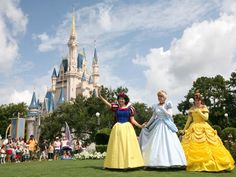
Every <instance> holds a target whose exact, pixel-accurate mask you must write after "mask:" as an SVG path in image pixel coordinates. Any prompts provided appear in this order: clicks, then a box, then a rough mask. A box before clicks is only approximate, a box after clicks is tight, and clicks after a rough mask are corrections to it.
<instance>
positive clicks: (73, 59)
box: [66, 16, 78, 101]
mask: <svg viewBox="0 0 236 177" xmlns="http://www.w3.org/2000/svg"><path fill="white" fill-rule="evenodd" d="M68 47H69V55H68V71H67V73H66V77H67V101H70V100H71V99H75V98H76V85H77V47H78V45H77V34H76V29H75V16H73V17H72V26H71V34H70V38H69V41H68Z"/></svg>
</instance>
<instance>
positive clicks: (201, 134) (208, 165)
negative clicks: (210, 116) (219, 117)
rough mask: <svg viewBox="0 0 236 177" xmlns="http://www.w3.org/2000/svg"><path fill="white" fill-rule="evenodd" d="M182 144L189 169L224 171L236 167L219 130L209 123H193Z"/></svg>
mask: <svg viewBox="0 0 236 177" xmlns="http://www.w3.org/2000/svg"><path fill="white" fill-rule="evenodd" d="M182 145H183V149H184V152H185V156H186V159H187V171H212V172H217V171H223V170H233V169H234V159H233V158H232V156H231V154H230V153H229V151H228V150H227V149H226V148H225V147H224V145H223V143H222V141H221V139H220V138H219V136H218V135H217V132H216V131H215V130H214V129H213V128H212V127H211V126H210V125H209V124H207V123H204V124H202V123H193V124H192V125H191V126H190V127H189V129H188V130H187V131H186V132H185V135H184V137H183V139H182Z"/></svg>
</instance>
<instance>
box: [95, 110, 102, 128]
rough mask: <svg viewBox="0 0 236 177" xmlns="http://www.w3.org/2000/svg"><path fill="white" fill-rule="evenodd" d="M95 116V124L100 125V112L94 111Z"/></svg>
mask: <svg viewBox="0 0 236 177" xmlns="http://www.w3.org/2000/svg"><path fill="white" fill-rule="evenodd" d="M95 115H96V117H97V125H100V115H101V114H100V112H96V114H95Z"/></svg>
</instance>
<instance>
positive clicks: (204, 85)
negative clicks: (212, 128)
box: [178, 75, 228, 128]
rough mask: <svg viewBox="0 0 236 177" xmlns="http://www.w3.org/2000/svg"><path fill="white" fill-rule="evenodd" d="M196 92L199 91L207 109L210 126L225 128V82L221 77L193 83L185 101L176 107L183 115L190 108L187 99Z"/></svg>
mask: <svg viewBox="0 0 236 177" xmlns="http://www.w3.org/2000/svg"><path fill="white" fill-rule="evenodd" d="M196 90H200V93H201V94H202V97H203V101H204V103H205V104H206V106H208V108H209V111H210V113H209V121H210V122H211V123H212V124H214V125H215V124H216V125H220V126H221V127H222V128H223V127H226V126H227V120H226V118H225V116H224V114H225V112H226V110H227V108H226V107H227V104H226V103H227V97H228V90H227V81H226V80H225V79H224V78H223V77H222V76H221V75H217V76H215V77H200V78H198V79H197V80H196V81H195V82H193V87H192V88H191V89H190V90H189V92H188V94H187V95H186V96H185V100H184V101H182V102H181V103H180V104H179V105H178V109H179V110H180V111H181V112H182V113H183V114H184V115H186V114H187V110H188V109H189V108H190V107H191V104H190V103H189V99H190V98H193V96H194V93H195V91H196Z"/></svg>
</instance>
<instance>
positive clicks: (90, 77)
mask: <svg viewBox="0 0 236 177" xmlns="http://www.w3.org/2000/svg"><path fill="white" fill-rule="evenodd" d="M88 83H89V84H93V78H92V76H89V81H88Z"/></svg>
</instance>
